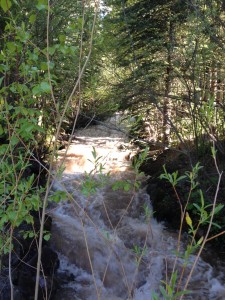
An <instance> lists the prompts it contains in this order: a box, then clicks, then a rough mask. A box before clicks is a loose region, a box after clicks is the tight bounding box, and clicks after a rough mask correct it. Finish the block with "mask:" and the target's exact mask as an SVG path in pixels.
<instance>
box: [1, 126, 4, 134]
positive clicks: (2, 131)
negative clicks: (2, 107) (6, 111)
mask: <svg viewBox="0 0 225 300" xmlns="http://www.w3.org/2000/svg"><path fill="white" fill-rule="evenodd" d="M3 133H4V129H3V128H2V125H1V124H0V135H2V134H3Z"/></svg>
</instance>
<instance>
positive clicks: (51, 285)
mask: <svg viewBox="0 0 225 300" xmlns="http://www.w3.org/2000/svg"><path fill="white" fill-rule="evenodd" d="M37 259H38V253H35V255H34V256H33V257H32V258H31V259H29V260H28V261H27V262H25V263H24V264H23V265H22V267H21V269H20V271H19V275H18V287H19V289H20V291H21V294H22V295H23V296H24V297H25V298H26V299H30V297H33V296H34V291H35V282H36V266H37ZM41 266H42V268H41V274H40V280H39V289H40V295H39V299H45V294H46V293H47V294H48V295H50V294H51V293H54V292H55V290H56V282H54V278H53V274H54V273H55V271H56V270H57V268H58V267H59V259H58V255H57V254H56V252H54V251H53V250H52V249H51V248H50V247H48V246H44V247H43V249H42V255H41Z"/></svg>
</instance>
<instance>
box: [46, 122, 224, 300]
mask: <svg viewBox="0 0 225 300" xmlns="http://www.w3.org/2000/svg"><path fill="white" fill-rule="evenodd" d="M118 122H119V119H118V118H117V117H115V118H113V119H111V120H109V121H108V122H106V123H105V125H101V126H100V125H98V126H93V127H89V128H87V129H84V130H79V131H77V132H76V139H74V141H73V143H72V144H71V146H70V147H69V149H68V151H67V153H65V150H64V151H61V152H60V153H59V162H60V160H62V159H63V157H64V163H65V171H64V172H63V175H62V178H61V179H60V180H57V181H55V183H54V189H55V190H63V191H67V193H68V199H67V200H66V201H62V202H60V203H59V204H57V205H56V206H55V207H51V208H50V212H49V213H50V214H51V216H52V218H53V226H52V239H51V240H52V246H53V247H54V248H55V250H56V251H57V252H58V253H59V257H60V269H59V271H58V272H59V273H60V276H61V278H62V283H61V288H60V289H59V291H58V293H57V295H56V296H55V298H54V299H55V300H72V299H79V300H81V299H82V300H95V299H98V300H100V299H101V300H128V299H129V300H130V299H135V300H151V299H152V292H153V291H156V292H159V286H160V285H162V283H161V280H164V281H165V280H166V278H167V276H169V274H171V272H172V269H173V264H174V262H175V255H174V250H175V249H176V245H177V240H176V238H177V236H176V234H175V233H171V232H168V231H167V230H165V229H164V227H163V225H162V224H159V223H157V222H156V220H154V218H153V217H152V218H151V219H150V221H148V222H146V214H144V209H143V207H145V208H146V207H148V208H149V210H148V211H150V210H151V203H150V199H149V196H148V195H147V193H146V191H145V187H144V182H145V180H146V179H145V178H144V177H142V178H141V180H142V185H141V188H140V190H139V191H138V192H134V191H133V189H130V190H129V191H127V192H126V191H123V190H122V189H119V190H113V188H112V187H113V184H114V183H115V181H117V180H129V181H130V182H134V181H135V178H136V177H135V173H134V171H133V170H132V168H131V166H130V161H129V159H128V158H129V157H130V153H131V152H132V149H131V148H130V146H129V144H128V142H127V138H126V135H125V134H124V133H123V132H122V131H118V130H114V129H113V128H114V126H115V125H119V124H118ZM93 147H95V150H96V153H97V159H98V158H99V161H98V162H101V163H102V165H103V166H104V170H102V173H104V174H107V173H108V172H110V176H105V177H103V176H101V175H100V174H94V173H95V172H94V171H92V170H93V168H94V164H93V160H94V157H93ZM56 168H57V167H56ZM91 171H92V172H91ZM85 172H86V173H85ZM90 173H91V179H92V180H90V182H89V185H88V180H89V179H90V176H87V174H90ZM102 181H103V183H102ZM93 182H95V192H94V193H91V194H90V195H87V194H86V195H85V194H84V193H82V190H84V187H85V186H86V191H87V187H89V188H90V187H93ZM91 184H92V185H91ZM194 259H195V256H191V257H190V263H189V264H188V265H187V268H186V271H185V273H184V280H183V281H182V282H181V286H182V284H183V283H184V281H185V279H186V278H187V276H188V271H190V268H191V263H192V262H193V261H194ZM182 265H183V260H182V259H181V258H179V259H178V260H177V269H178V270H181V269H182ZM189 289H190V290H192V294H190V295H186V296H185V297H184V298H183V299H194V300H197V299H199V300H200V299H201V300H204V299H215V300H222V299H225V285H224V273H223V272H220V271H218V272H216V273H215V270H214V269H213V267H212V266H211V265H209V264H208V263H206V262H204V261H203V260H202V259H200V260H199V263H198V265H197V267H196V269H195V272H194V274H193V276H192V279H191V282H190V285H189ZM160 299H163V298H162V297H161V298H160Z"/></svg>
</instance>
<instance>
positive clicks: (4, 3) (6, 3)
mask: <svg viewBox="0 0 225 300" xmlns="http://www.w3.org/2000/svg"><path fill="white" fill-rule="evenodd" d="M0 6H1V8H2V9H3V10H4V12H7V11H8V10H9V9H10V7H11V6H12V3H11V1H10V0H0Z"/></svg>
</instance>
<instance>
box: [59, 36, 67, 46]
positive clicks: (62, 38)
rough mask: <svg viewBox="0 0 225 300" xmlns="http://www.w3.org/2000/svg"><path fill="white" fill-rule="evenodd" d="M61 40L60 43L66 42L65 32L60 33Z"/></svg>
mask: <svg viewBox="0 0 225 300" xmlns="http://www.w3.org/2000/svg"><path fill="white" fill-rule="evenodd" d="M59 41H60V43H62V44H64V43H65V41H66V36H65V35H64V34H60V35H59Z"/></svg>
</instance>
